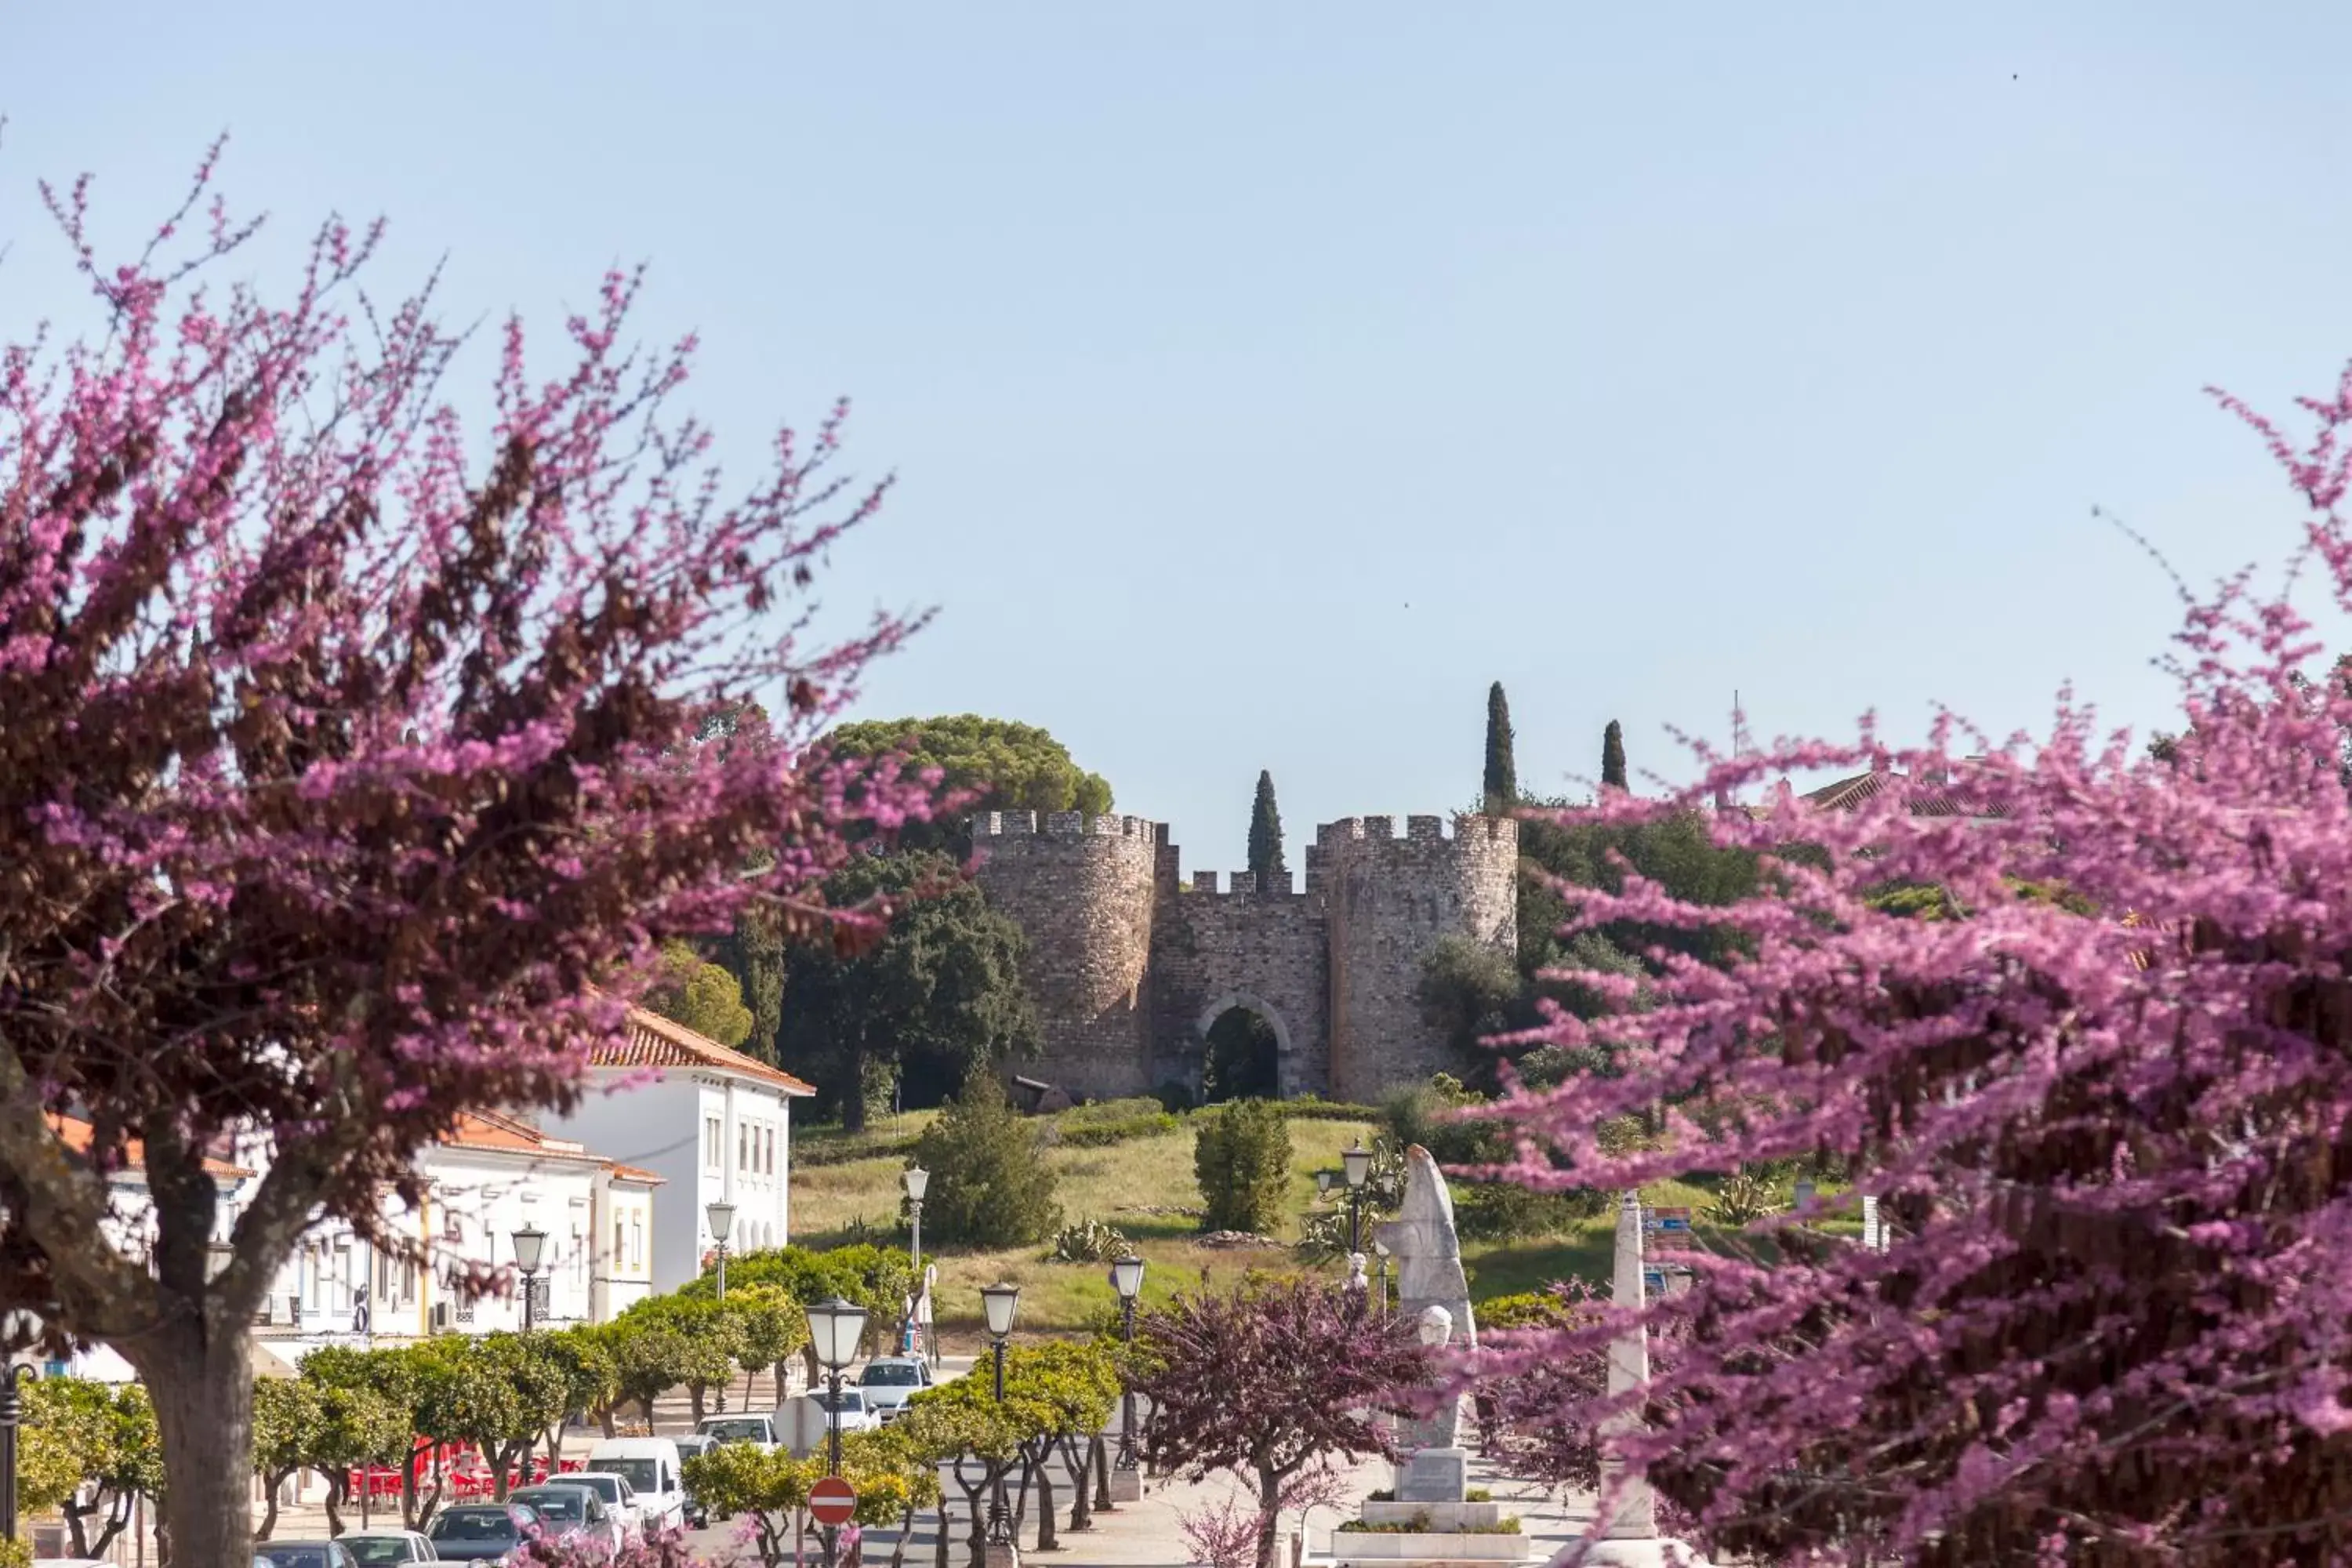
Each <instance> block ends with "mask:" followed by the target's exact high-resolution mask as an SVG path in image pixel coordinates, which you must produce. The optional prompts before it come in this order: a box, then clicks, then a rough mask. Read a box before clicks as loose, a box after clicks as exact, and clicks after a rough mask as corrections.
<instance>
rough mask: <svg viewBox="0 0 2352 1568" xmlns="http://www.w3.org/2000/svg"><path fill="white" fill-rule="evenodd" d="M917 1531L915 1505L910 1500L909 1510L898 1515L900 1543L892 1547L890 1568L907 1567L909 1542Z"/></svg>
mask: <svg viewBox="0 0 2352 1568" xmlns="http://www.w3.org/2000/svg"><path fill="white" fill-rule="evenodd" d="M914 1533H915V1505H914V1502H913V1501H912V1500H908V1504H907V1511H906V1512H905V1513H903V1514H900V1515H899V1516H898V1544H897V1545H896V1546H893V1547H892V1548H890V1568H907V1542H908V1539H909V1538H910V1537H911V1536H913V1534H914Z"/></svg>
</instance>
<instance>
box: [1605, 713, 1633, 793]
mask: <svg viewBox="0 0 2352 1568" xmlns="http://www.w3.org/2000/svg"><path fill="white" fill-rule="evenodd" d="M1601 788H1603V789H1631V788H1633V785H1631V784H1627V783H1626V782H1625V731H1624V730H1623V729H1622V727H1621V726H1620V725H1619V724H1618V722H1617V721H1616V720H1614V719H1612V720H1610V721H1609V727H1608V728H1607V729H1605V730H1603V731H1601Z"/></svg>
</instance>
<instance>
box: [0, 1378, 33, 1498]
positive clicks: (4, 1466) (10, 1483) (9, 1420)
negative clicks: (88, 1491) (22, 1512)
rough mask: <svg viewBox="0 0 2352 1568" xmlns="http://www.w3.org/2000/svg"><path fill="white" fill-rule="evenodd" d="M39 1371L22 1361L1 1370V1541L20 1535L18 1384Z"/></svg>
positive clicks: (20, 1405) (21, 1403)
mask: <svg viewBox="0 0 2352 1568" xmlns="http://www.w3.org/2000/svg"><path fill="white" fill-rule="evenodd" d="M39 1375H40V1373H37V1372H36V1371H34V1370H33V1369H32V1368H31V1367H29V1366H26V1364H24V1363H21V1362H19V1363H16V1365H14V1366H12V1367H10V1368H9V1369H8V1370H7V1372H6V1373H5V1374H0V1541H14V1540H16V1424H17V1423H18V1422H20V1421H22V1420H23V1419H24V1418H25V1401H24V1400H23V1398H22V1397H20V1396H19V1395H18V1394H17V1393H16V1384H18V1383H19V1382H21V1381H23V1380H25V1379H26V1378H33V1377H38V1376H39Z"/></svg>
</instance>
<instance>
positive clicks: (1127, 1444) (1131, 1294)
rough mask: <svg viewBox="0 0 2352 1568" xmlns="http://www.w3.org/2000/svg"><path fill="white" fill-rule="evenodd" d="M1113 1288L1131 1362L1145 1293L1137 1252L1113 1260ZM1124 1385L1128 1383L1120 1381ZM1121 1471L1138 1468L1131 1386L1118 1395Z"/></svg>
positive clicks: (1141, 1262) (1119, 1466) (1133, 1399)
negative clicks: (1139, 1299) (1138, 1300)
mask: <svg viewBox="0 0 2352 1568" xmlns="http://www.w3.org/2000/svg"><path fill="white" fill-rule="evenodd" d="M1110 1288H1111V1289H1114V1290H1116V1291H1118V1310H1119V1316H1120V1317H1121V1318H1123V1319H1125V1320H1126V1323H1127V1349H1128V1355H1129V1360H1130V1361H1131V1360H1133V1359H1134V1352H1135V1299H1136V1298H1137V1297H1138V1296H1140V1295H1142V1294H1143V1259H1142V1258H1138V1257H1137V1256H1136V1255H1135V1254H1134V1253H1132V1252H1128V1253H1122V1254H1120V1255H1119V1256H1118V1258H1114V1259H1112V1260H1111V1266H1110ZM1119 1382H1120V1383H1121V1384H1127V1383H1128V1380H1127V1379H1126V1378H1124V1377H1122V1378H1120V1379H1119ZM1118 1403H1119V1409H1118V1468H1120V1469H1122V1470H1131V1469H1133V1468H1135V1464H1136V1453H1135V1389H1134V1387H1133V1386H1132V1385H1131V1384H1129V1385H1128V1386H1124V1387H1122V1388H1121V1389H1120V1390H1119V1396H1118Z"/></svg>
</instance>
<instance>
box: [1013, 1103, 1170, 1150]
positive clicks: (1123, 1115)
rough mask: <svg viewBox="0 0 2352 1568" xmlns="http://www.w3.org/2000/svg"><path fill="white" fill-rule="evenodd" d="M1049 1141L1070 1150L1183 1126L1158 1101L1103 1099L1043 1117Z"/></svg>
mask: <svg viewBox="0 0 2352 1568" xmlns="http://www.w3.org/2000/svg"><path fill="white" fill-rule="evenodd" d="M1043 1120H1044V1121H1045V1125H1046V1133H1045V1136H1046V1139H1047V1141H1048V1142H1055V1143H1058V1144H1061V1145H1062V1146H1063V1147H1064V1148H1068V1149H1099V1148H1103V1147H1106V1146H1108V1145H1109V1144H1113V1143H1124V1142H1127V1141H1128V1140H1129V1139H1130V1138H1157V1137H1159V1136H1160V1134H1162V1133H1166V1132H1173V1131H1176V1130H1177V1129H1178V1128H1180V1127H1181V1126H1182V1125H1183V1123H1182V1122H1181V1121H1177V1119H1176V1118H1175V1117H1174V1116H1173V1115H1171V1114H1170V1113H1169V1111H1168V1110H1167V1109H1166V1108H1165V1107H1164V1106H1162V1105H1161V1104H1160V1101H1158V1100H1143V1099H1135V1100H1097V1101H1095V1102H1094V1103H1093V1104H1091V1105H1074V1106H1072V1107H1071V1108H1070V1109H1069V1110H1064V1111H1059V1112H1056V1113H1055V1115H1053V1116H1050V1117H1046V1118H1044V1119H1043Z"/></svg>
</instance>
